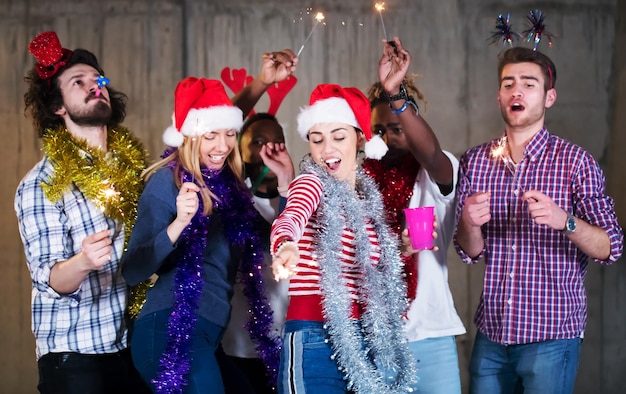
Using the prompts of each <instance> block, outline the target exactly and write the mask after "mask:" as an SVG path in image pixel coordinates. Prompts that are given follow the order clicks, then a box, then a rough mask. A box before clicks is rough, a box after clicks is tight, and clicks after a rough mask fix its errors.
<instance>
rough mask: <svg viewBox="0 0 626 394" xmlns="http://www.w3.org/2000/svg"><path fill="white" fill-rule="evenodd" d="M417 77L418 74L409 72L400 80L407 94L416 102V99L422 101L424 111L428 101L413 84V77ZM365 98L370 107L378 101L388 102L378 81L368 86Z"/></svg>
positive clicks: (378, 102)
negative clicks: (409, 73)
mask: <svg viewBox="0 0 626 394" xmlns="http://www.w3.org/2000/svg"><path fill="white" fill-rule="evenodd" d="M417 77H419V75H418V74H411V75H407V76H405V77H404V79H403V80H402V84H403V85H404V88H405V89H406V92H407V94H408V95H409V97H410V98H412V99H413V101H415V102H416V103H417V101H421V102H422V103H424V112H426V108H428V101H427V100H426V96H424V93H422V91H421V90H419V88H418V87H417V85H415V79H416V78H417ZM367 99H368V100H369V101H370V108H374V107H375V106H376V105H378V104H380V103H385V104H387V103H389V98H388V97H387V94H386V93H385V89H384V88H383V85H382V84H381V83H380V82H376V83H374V84H373V85H372V86H370V88H369V90H368V92H367Z"/></svg>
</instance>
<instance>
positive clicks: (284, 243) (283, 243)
mask: <svg viewBox="0 0 626 394" xmlns="http://www.w3.org/2000/svg"><path fill="white" fill-rule="evenodd" d="M287 246H293V247H295V248H296V249H298V244H297V243H295V242H294V241H290V240H287V239H286V240H284V241H281V243H280V244H279V245H278V248H276V252H274V253H272V257H274V258H275V257H277V256H278V255H279V254H280V252H282V251H283V249H285V247H287Z"/></svg>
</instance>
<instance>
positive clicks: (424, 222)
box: [404, 207, 435, 250]
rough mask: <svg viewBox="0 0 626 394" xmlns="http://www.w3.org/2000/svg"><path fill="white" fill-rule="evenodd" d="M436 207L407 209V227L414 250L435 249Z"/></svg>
mask: <svg viewBox="0 0 626 394" xmlns="http://www.w3.org/2000/svg"><path fill="white" fill-rule="evenodd" d="M434 214H435V207H417V208H405V209H404V216H405V217H406V226H407V228H408V229H409V237H410V238H411V246H412V247H413V250H424V249H432V248H433V220H434Z"/></svg>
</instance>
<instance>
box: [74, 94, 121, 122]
mask: <svg viewBox="0 0 626 394" xmlns="http://www.w3.org/2000/svg"><path fill="white" fill-rule="evenodd" d="M111 113H112V110H111V107H110V106H109V105H108V104H107V103H106V102H104V101H102V100H98V102H97V103H96V105H95V106H94V107H93V108H92V109H91V110H88V111H76V112H75V111H69V110H68V115H69V117H70V119H71V120H72V122H74V123H76V124H77V125H79V126H105V125H107V124H108V123H109V120H110V119H111Z"/></svg>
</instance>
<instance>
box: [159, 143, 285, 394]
mask: <svg viewBox="0 0 626 394" xmlns="http://www.w3.org/2000/svg"><path fill="white" fill-rule="evenodd" d="M169 153H171V151H166V152H165V153H164V156H168V155H169ZM175 166H176V162H175V161H172V162H170V167H172V168H174V167H175ZM202 172H203V178H204V182H205V183H206V185H207V186H208V187H209V189H210V190H211V192H212V193H213V194H214V195H215V196H217V201H214V209H215V210H217V211H219V212H220V215H221V216H222V222H223V224H224V231H225V233H226V238H227V239H228V240H229V243H230V244H231V246H234V247H237V248H239V249H241V250H242V262H241V265H240V267H239V273H240V275H239V276H240V278H241V282H242V283H243V284H244V294H245V295H246V297H247V298H248V305H249V307H250V310H251V313H252V316H251V318H250V321H249V322H248V323H247V324H246V328H247V329H248V330H249V331H250V336H251V338H252V340H253V341H254V342H255V343H256V344H257V353H258V355H259V358H260V359H261V360H262V361H263V363H264V365H265V366H266V369H267V372H268V376H269V378H270V382H269V383H270V386H272V387H275V385H276V381H277V376H278V366H279V362H280V349H281V341H280V338H278V337H277V336H275V335H271V328H272V323H273V312H272V309H271V307H270V306H269V304H268V302H267V297H266V296H265V285H264V282H263V276H262V267H263V263H264V257H263V248H262V242H261V237H260V236H259V230H258V229H259V226H258V225H256V223H257V222H258V220H260V216H259V214H258V213H257V211H256V210H255V209H254V207H253V205H252V204H253V203H252V199H251V197H250V194H249V192H248V191H247V190H246V189H245V188H244V187H243V185H240V182H238V181H237V179H236V178H235V176H234V175H233V173H232V172H231V170H230V169H229V168H228V167H224V169H222V170H220V171H215V170H210V169H207V168H203V171H202ZM181 176H182V180H183V182H193V176H192V175H191V174H190V173H189V172H186V171H184V170H181ZM202 210H203V205H202V200H201V199H200V206H199V208H198V213H196V215H195V216H194V218H193V219H192V221H191V223H190V224H189V226H188V227H187V228H186V229H185V231H183V233H182V234H181V238H180V242H181V247H183V248H184V250H185V252H184V253H183V255H182V257H181V259H180V261H179V262H178V265H177V271H176V276H175V279H174V286H175V288H174V309H173V311H172V314H171V315H170V317H169V320H168V324H167V337H168V339H167V346H166V348H165V351H164V352H163V355H162V356H161V360H160V363H159V366H160V370H159V372H158V374H157V376H156V378H155V379H153V380H152V383H153V384H154V385H155V388H156V391H157V392H158V393H182V392H183V389H184V387H185V386H186V385H187V379H186V375H187V373H188V372H189V369H190V365H191V364H190V359H189V348H190V346H191V335H192V333H193V330H194V328H195V324H196V321H197V315H196V311H197V309H198V301H199V299H200V296H201V294H202V287H203V285H204V280H203V278H202V272H203V264H204V261H203V251H204V248H205V247H206V238H207V228H208V225H209V220H210V217H209V216H204V215H202Z"/></svg>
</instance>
